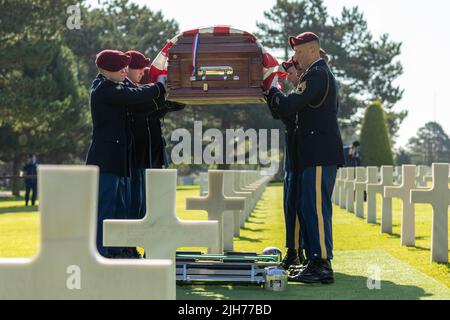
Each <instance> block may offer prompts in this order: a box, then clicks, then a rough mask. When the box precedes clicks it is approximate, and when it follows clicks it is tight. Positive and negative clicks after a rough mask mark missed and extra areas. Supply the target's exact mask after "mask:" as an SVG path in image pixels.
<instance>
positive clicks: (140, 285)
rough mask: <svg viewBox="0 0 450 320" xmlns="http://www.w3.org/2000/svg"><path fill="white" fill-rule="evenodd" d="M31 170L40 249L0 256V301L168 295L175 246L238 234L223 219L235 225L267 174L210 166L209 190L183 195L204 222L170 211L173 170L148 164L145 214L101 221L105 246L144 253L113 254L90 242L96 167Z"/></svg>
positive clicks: (215, 246) (208, 243) (214, 245)
mask: <svg viewBox="0 0 450 320" xmlns="http://www.w3.org/2000/svg"><path fill="white" fill-rule="evenodd" d="M38 176H39V179H38V180H39V181H38V184H39V186H38V187H39V189H40V208H39V210H40V212H41V243H40V248H39V252H38V254H37V255H36V256H35V257H32V258H3V259H0V300H1V299H175V298H176V290H175V285H176V281H175V252H176V249H177V248H179V247H188V246H190V247H208V248H210V250H211V251H213V252H220V251H221V250H223V247H224V243H227V241H230V240H229V237H230V234H231V231H228V232H229V233H228V234H227V235H225V233H224V232H222V230H225V229H226V230H232V231H233V232H232V233H233V234H232V235H236V234H238V233H239V230H236V227H237V224H234V222H233V221H231V222H230V219H229V218H230V217H231V218H234V217H237V218H238V221H239V223H240V224H239V226H241V223H242V221H245V219H246V218H247V217H248V215H249V214H250V212H251V210H252V209H253V207H254V206H255V205H256V202H257V201H258V200H259V198H260V197H261V195H262V193H263V191H264V189H265V187H266V185H267V183H268V182H269V180H270V177H261V176H260V174H259V173H258V172H255V171H244V172H239V171H237V172H236V171H210V172H209V177H208V178H209V179H208V180H209V181H208V195H207V196H205V197H201V198H197V199H195V198H191V199H188V200H187V206H188V209H199V210H206V211H207V212H208V217H209V220H210V221H185V220H180V219H178V218H177V216H176V209H175V208H176V179H177V171H176V170H147V171H146V183H147V191H146V192H147V214H146V216H145V217H144V218H143V219H142V220H105V221H104V223H103V227H104V239H103V241H104V245H105V246H119V247H121V246H133V247H135V246H140V247H143V248H144V249H145V251H146V256H147V259H146V260H128V259H127V260H125V259H122V260H121V259H114V260H113V259H106V258H103V257H102V256H100V255H99V254H98V251H97V249H96V245H95V243H96V241H95V239H96V232H97V231H96V230H97V226H96V221H97V196H98V168H97V167H92V166H40V167H39V168H38ZM224 217H226V218H228V219H224ZM230 225H231V227H230ZM227 228H228V229H227ZM225 240H226V241H225ZM231 243H232V239H231Z"/></svg>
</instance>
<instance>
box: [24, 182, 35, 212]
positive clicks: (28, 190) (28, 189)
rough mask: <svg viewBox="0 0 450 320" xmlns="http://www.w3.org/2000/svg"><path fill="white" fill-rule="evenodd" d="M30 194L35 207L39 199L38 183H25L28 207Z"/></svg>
mask: <svg viewBox="0 0 450 320" xmlns="http://www.w3.org/2000/svg"><path fill="white" fill-rule="evenodd" d="M30 193H31V205H32V206H34V204H35V202H36V199H37V181H36V180H32V181H26V182H25V205H28V201H30Z"/></svg>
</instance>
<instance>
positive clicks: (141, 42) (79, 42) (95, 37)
mask: <svg viewBox="0 0 450 320" xmlns="http://www.w3.org/2000/svg"><path fill="white" fill-rule="evenodd" d="M80 9H81V19H82V27H81V29H80V30H68V29H66V30H65V31H64V33H63V41H64V43H65V45H66V46H67V47H69V48H71V49H72V51H73V52H74V54H75V55H76V56H77V57H78V59H79V68H80V70H81V72H82V74H81V77H82V78H81V80H82V82H83V83H85V84H86V85H87V86H90V84H91V81H92V79H93V78H94V77H95V75H96V74H97V68H96V66H95V63H94V61H95V55H96V54H97V53H98V52H99V51H101V50H103V49H117V50H122V51H127V50H138V51H141V52H142V53H144V54H145V55H146V56H149V57H151V58H154V57H156V55H157V54H158V53H159V51H160V50H161V49H162V48H163V47H164V45H165V44H166V43H167V40H169V39H170V38H172V37H173V36H175V35H176V34H177V33H178V31H179V27H178V23H177V22H176V21H175V20H173V19H165V18H164V16H163V14H162V13H161V11H157V12H153V11H151V10H150V9H149V8H148V7H146V6H140V5H137V4H135V3H131V2H130V1H129V0H113V1H109V2H105V4H104V5H103V6H101V7H99V8H95V9H93V8H91V7H89V6H86V5H81V8H80Z"/></svg>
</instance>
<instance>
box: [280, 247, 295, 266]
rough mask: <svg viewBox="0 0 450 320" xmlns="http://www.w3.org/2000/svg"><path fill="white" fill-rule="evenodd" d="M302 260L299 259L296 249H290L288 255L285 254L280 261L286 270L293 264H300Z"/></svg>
mask: <svg viewBox="0 0 450 320" xmlns="http://www.w3.org/2000/svg"><path fill="white" fill-rule="evenodd" d="M299 264H300V260H299V259H298V254H297V250H296V249H288V251H287V252H286V255H285V256H284V258H283V260H282V261H281V263H280V266H281V267H282V268H283V269H284V270H288V269H289V267H291V266H293V265H299Z"/></svg>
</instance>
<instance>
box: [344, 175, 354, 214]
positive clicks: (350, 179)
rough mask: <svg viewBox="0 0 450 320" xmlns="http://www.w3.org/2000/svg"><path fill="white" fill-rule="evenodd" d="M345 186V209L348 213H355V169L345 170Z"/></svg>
mask: <svg viewBox="0 0 450 320" xmlns="http://www.w3.org/2000/svg"><path fill="white" fill-rule="evenodd" d="M344 185H345V209H346V210H347V211H348V212H350V213H354V212H355V189H354V188H355V168H354V167H348V168H347V179H345V182H344Z"/></svg>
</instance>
